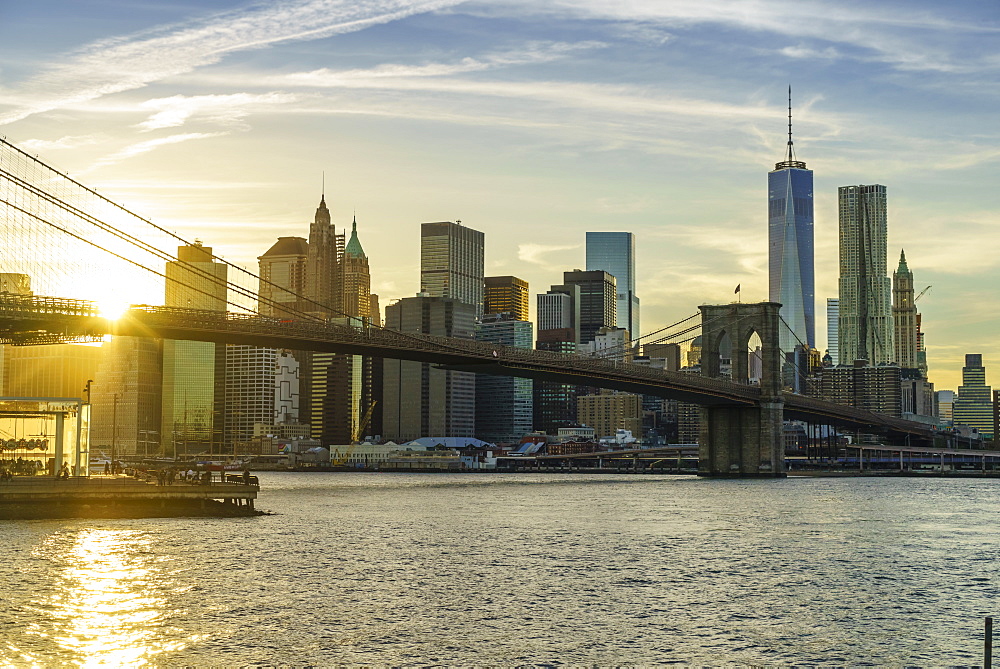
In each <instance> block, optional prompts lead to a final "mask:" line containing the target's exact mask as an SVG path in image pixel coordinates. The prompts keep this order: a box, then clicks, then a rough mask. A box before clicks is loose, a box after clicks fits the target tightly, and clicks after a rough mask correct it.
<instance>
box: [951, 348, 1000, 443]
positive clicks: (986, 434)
mask: <svg viewBox="0 0 1000 669" xmlns="http://www.w3.org/2000/svg"><path fill="white" fill-rule="evenodd" d="M952 420H953V421H954V423H955V425H956V426H957V425H968V426H969V427H975V428H978V429H979V434H980V435H982V437H983V438H984V439H987V440H989V439H992V438H993V393H992V388H990V386H988V385H986V368H985V367H983V356H982V354H980V353H968V354H966V356H965V367H963V368H962V385H960V386H959V387H958V397H956V398H955V402H954V404H953V405H952Z"/></svg>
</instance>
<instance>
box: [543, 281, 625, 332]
mask: <svg viewBox="0 0 1000 669" xmlns="http://www.w3.org/2000/svg"><path fill="white" fill-rule="evenodd" d="M563 285H566V286H577V287H579V289H580V321H579V323H580V339H579V340H578V342H577V343H579V344H586V343H588V342H591V341H593V340H594V337H596V336H597V332H598V330H600V329H601V328H609V327H610V328H613V327H617V326H616V325H615V324H616V323H617V322H618V315H617V314H618V288H617V283H616V280H615V277H614V276H613V275H611V274H608V273H607V272H605V271H604V270H593V271H587V272H584V271H582V270H579V269H574V270H573V271H572V272H563ZM553 288H554V287H553ZM629 334H630V335H631V333H629Z"/></svg>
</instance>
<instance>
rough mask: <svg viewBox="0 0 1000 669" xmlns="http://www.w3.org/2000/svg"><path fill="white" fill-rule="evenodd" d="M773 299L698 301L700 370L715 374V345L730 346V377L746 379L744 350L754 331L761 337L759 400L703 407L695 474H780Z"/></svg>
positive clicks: (777, 354) (776, 324)
mask: <svg viewBox="0 0 1000 669" xmlns="http://www.w3.org/2000/svg"><path fill="white" fill-rule="evenodd" d="M780 308H781V305H780V304H778V303H777V302H759V303H754V304H721V305H703V306H701V307H699V309H700V310H701V323H702V325H701V328H702V332H701V341H702V348H701V373H702V375H703V376H708V377H712V378H719V377H721V376H722V369H721V365H720V357H721V356H720V344H721V343H722V342H723V341H725V339H726V338H727V337H728V339H729V343H730V344H731V347H732V353H731V362H732V379H733V381H735V382H737V383H739V382H742V383H747V379H748V377H749V373H750V369H749V364H750V360H749V356H748V355H747V350H748V347H749V342H750V340H751V338H752V337H753V336H754V334H756V335H757V336H758V337H759V338H760V342H761V375H760V402H759V403H758V404H755V405H747V406H732V405H726V406H703V407H702V408H701V432H700V435H699V440H698V443H699V446H698V460H699V463H700V464H699V472H698V473H699V474H700V475H702V476H720V477H721V476H726V477H738V478H750V477H765V478H772V477H782V476H784V475H785V454H784V439H783V436H784V435H783V429H782V420H783V414H784V399H783V398H782V395H781V389H782V383H781V349H780V348H779V346H778V332H779V325H780V323H781V320H780V318H779V316H778V310H779V309H780Z"/></svg>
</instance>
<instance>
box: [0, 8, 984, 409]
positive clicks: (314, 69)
mask: <svg viewBox="0 0 1000 669" xmlns="http://www.w3.org/2000/svg"><path fill="white" fill-rule="evenodd" d="M998 46H1000V6H998V5H996V4H995V3H991V2H979V1H971V0H969V1H961V0H960V1H957V2H951V3H947V5H945V3H939V2H930V1H926V0H908V1H906V2H903V1H886V2H878V3H871V2H854V1H847V0H838V1H824V2H812V1H809V0H726V1H723V0H700V1H699V2H690V1H674V0H627V1H624V0H623V1H619V2H608V1H607V0H576V1H572V0H530V1H529V0H495V1H492V2H463V1H460V0H276V1H271V2H261V3H254V2H246V1H241V0H202V1H197V2H196V1H193V0H191V1H188V2H183V1H170V2H166V1H164V0H159V1H157V0H142V1H138V0H34V1H33V2H30V3H27V2H17V1H14V0H0V135H3V136H5V137H6V138H7V140H8V141H10V142H12V143H13V144H15V145H16V146H18V147H20V148H22V149H24V150H25V151H28V152H30V153H32V154H37V155H38V156H39V158H40V159H41V160H43V161H45V162H47V163H49V164H50V165H53V166H54V167H56V168H57V169H59V170H60V171H64V172H68V173H69V174H71V175H72V176H73V177H74V178H76V179H78V180H80V181H81V182H83V183H85V184H87V185H88V186H92V187H95V188H96V189H97V190H99V191H100V192H101V193H103V194H105V195H106V196H108V197H109V198H111V199H112V200H115V201H117V202H123V203H125V204H127V205H128V206H129V207H130V208H131V209H132V210H133V211H136V212H138V213H140V214H142V215H143V216H145V217H147V218H149V219H152V220H153V221H154V222H156V223H158V224H160V225H162V226H164V227H165V228H168V229H170V230H175V231H177V232H178V233H179V234H180V235H182V236H184V237H186V238H189V239H190V238H193V237H198V238H199V239H201V240H203V241H204V242H205V243H206V244H207V245H210V246H212V247H214V248H215V250H216V253H218V254H220V255H223V256H225V257H226V258H227V259H229V260H231V261H234V262H237V263H241V264H244V265H246V266H248V267H254V266H255V263H256V257H257V256H259V255H261V254H262V253H263V252H264V251H266V250H267V248H268V247H269V246H270V245H271V244H272V243H273V242H274V241H275V239H276V238H277V237H278V236H307V235H308V226H309V222H310V221H311V220H312V217H313V214H314V212H315V208H316V206H317V204H318V201H319V198H320V195H321V192H322V191H323V190H324V189H325V194H326V201H327V203H328V205H329V206H330V209H331V212H332V214H333V221H334V224H335V225H337V226H338V227H347V228H348V229H349V227H350V222H351V219H352V216H355V215H356V216H357V221H358V230H359V234H360V238H361V241H362V244H363V246H364V248H365V251H366V252H367V254H368V256H369V260H370V263H371V271H372V283H373V286H372V289H373V291H374V292H376V293H378V294H379V295H380V297H381V301H382V304H383V305H385V304H387V303H389V302H390V301H391V300H393V299H397V298H401V297H407V296H410V295H413V294H414V293H416V292H417V291H418V290H419V287H420V286H419V224H420V223H421V222H425V221H440V220H461V221H463V224H464V225H467V226H469V227H473V228H475V229H477V230H481V231H483V232H484V233H485V234H486V244H487V248H486V272H487V274H488V275H504V274H514V275H516V276H519V277H521V278H524V279H526V280H527V281H529V283H530V286H531V292H532V294H534V293H538V292H544V291H545V290H546V289H547V288H548V286H549V285H551V284H557V283H561V278H562V272H563V271H565V270H570V269H573V268H584V265H585V260H584V257H585V256H584V235H585V232H586V231H588V230H598V231H599V230H612V231H618V230H621V231H631V232H633V233H635V235H636V240H637V276H638V287H637V292H638V296H639V298H640V300H641V312H642V328H643V330H644V331H646V332H648V331H651V330H654V329H657V328H659V327H662V326H664V325H667V324H669V323H672V322H674V321H677V320H679V319H681V318H684V317H686V316H688V315H690V314H693V313H695V312H696V311H697V307H698V305H699V304H718V303H726V302H729V301H731V300H732V299H733V290H734V288H735V286H736V285H737V284H739V285H741V287H742V290H741V297H742V300H743V301H745V302H750V301H759V300H764V299H767V285H768V280H767V221H766V212H767V209H766V201H767V172H768V171H769V170H771V169H773V168H774V163H775V162H777V161H779V160H782V159H783V154H784V148H785V142H786V140H787V137H786V131H787V128H786V124H787V119H786V114H787V110H786V106H787V99H786V95H787V86H789V85H791V86H792V87H793V96H794V116H795V121H794V132H795V147H796V154H797V157H798V159H800V160H803V161H805V162H806V163H807V164H808V167H809V168H810V169H812V170H814V172H815V201H816V205H815V212H816V214H815V217H816V239H815V244H816V277H817V278H816V314H817V323H816V332H817V339H818V342H817V343H818V345H819V346H820V347H821V348H823V347H825V341H826V325H825V322H826V320H825V302H826V298H827V297H836V295H837V276H838V252H837V210H836V197H837V196H836V193H837V187H838V186H842V185H852V184H871V183H879V184H884V185H885V186H886V187H887V189H888V202H889V205H888V206H889V266H890V267H893V268H894V267H895V266H896V264H897V261H898V257H899V252H900V250H901V249H905V251H906V258H907V262H908V265H909V267H910V269H911V270H912V271H913V273H914V281H915V285H916V288H917V290H918V291H919V290H922V289H923V288H924V287H925V286H933V288H931V289H930V290H928V291H927V292H926V294H925V295H924V296H923V297H922V298H921V300H920V301H919V302H918V303H917V305H918V307H919V309H920V311H921V313H922V314H923V330H924V333H925V337H926V342H927V347H928V359H929V365H930V378H931V380H932V381H934V382H935V383H936V384H937V387H938V388H939V389H945V388H952V389H954V388H957V386H958V385H959V383H960V372H961V367H962V364H963V361H964V354H966V353H982V354H983V355H984V359H985V364H986V365H987V373H988V378H990V377H992V376H994V375H993V374H990V369H991V368H992V369H993V370H995V371H996V373H997V375H996V376H995V380H994V381H993V382H994V384H995V385H1000V342H998V337H997V332H998V331H1000V327H998V326H1000V315H998V311H997V309H996V305H997V299H996V290H997V287H998V286H1000V226H998V220H1000V188H998V187H997V185H996V182H997V179H996V176H997V168H998V165H1000V126H998V125H997V123H996V118H997V117H996V109H997V107H998V104H997V103H998V101H1000V100H998V98H1000V86H997V83H998V78H1000V77H998V74H1000V49H998ZM149 299H150V300H155V296H153V297H150V298H149Z"/></svg>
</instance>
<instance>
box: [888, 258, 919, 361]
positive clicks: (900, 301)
mask: <svg viewBox="0 0 1000 669" xmlns="http://www.w3.org/2000/svg"><path fill="white" fill-rule="evenodd" d="M892 323H893V330H894V332H895V335H896V341H895V346H896V349H895V350H896V353H895V357H894V358H893V362H895V363H897V364H898V365H899V366H900V367H902V368H904V369H916V368H917V307H916V305H915V304H914V303H913V272H911V271H910V268H909V267H907V266H906V253H905V252H903V251H900V252H899V267H898V268H896V271H895V272H893V273H892Z"/></svg>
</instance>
